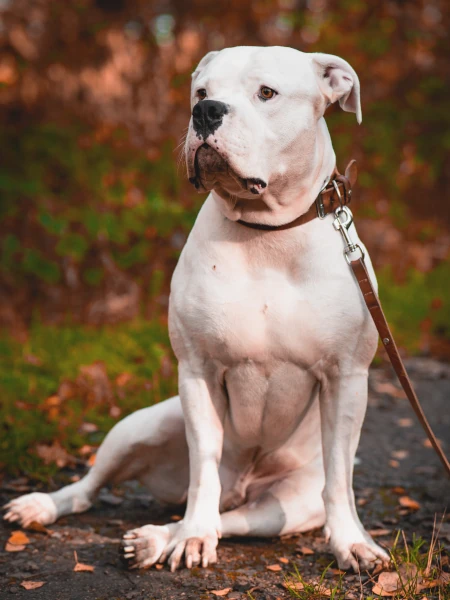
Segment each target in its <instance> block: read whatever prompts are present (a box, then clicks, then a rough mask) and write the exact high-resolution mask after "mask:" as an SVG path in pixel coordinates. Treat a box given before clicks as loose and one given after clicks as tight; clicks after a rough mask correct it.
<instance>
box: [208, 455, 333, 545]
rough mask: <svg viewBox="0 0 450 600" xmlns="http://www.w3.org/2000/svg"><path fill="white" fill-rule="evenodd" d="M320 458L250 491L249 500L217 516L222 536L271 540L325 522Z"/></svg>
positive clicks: (322, 474)
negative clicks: (219, 519) (259, 488)
mask: <svg viewBox="0 0 450 600" xmlns="http://www.w3.org/2000/svg"><path fill="white" fill-rule="evenodd" d="M324 482H325V479H324V473H323V464H322V457H321V456H320V457H318V458H317V460H316V461H314V462H313V463H310V464H309V465H306V466H304V467H302V468H301V469H298V470H297V471H293V472H291V473H289V475H287V476H286V477H285V478H284V479H281V480H278V481H276V482H275V483H273V484H272V485H271V486H270V487H266V488H265V489H264V490H261V491H260V493H259V494H258V492H257V490H258V488H257V484H256V485H255V488H254V490H252V489H251V488H250V489H249V496H250V498H249V500H248V501H247V502H246V503H245V504H243V505H242V506H240V507H239V508H236V509H234V510H231V511H228V512H225V513H222V514H221V515H220V518H221V523H222V535H223V536H224V537H231V536H261V537H272V536H277V535H283V534H288V533H300V532H302V531H308V530H310V529H314V528H315V527H321V526H322V525H323V524H324V523H325V508H324V503H323V500H322V490H323V486H324Z"/></svg>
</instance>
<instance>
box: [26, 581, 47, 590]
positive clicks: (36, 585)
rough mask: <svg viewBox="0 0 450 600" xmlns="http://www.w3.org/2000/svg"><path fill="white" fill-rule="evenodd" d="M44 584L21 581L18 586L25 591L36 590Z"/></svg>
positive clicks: (41, 582)
mask: <svg viewBox="0 0 450 600" xmlns="http://www.w3.org/2000/svg"><path fill="white" fill-rule="evenodd" d="M44 584H45V581H22V583H21V584H20V585H21V586H22V587H23V588H25V589H26V590H37V589H38V588H40V587H42V586H43V585H44Z"/></svg>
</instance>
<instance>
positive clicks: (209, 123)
mask: <svg viewBox="0 0 450 600" xmlns="http://www.w3.org/2000/svg"><path fill="white" fill-rule="evenodd" d="M227 113H228V106H227V105H226V104H225V103H224V102H219V101H218V100H200V102H197V104H196V105H195V106H194V110H193V111H192V121H193V123H194V129H195V131H196V133H197V135H198V136H199V137H202V138H203V139H204V140H206V138H207V137H208V135H210V134H211V133H214V132H215V131H216V129H217V128H218V127H220V126H221V125H222V120H223V116H224V115H226V114H227Z"/></svg>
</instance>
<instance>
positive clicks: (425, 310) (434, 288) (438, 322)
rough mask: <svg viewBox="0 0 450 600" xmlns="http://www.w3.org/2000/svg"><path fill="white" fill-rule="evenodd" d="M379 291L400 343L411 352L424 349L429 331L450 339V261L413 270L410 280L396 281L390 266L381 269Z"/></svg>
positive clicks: (378, 274)
mask: <svg viewBox="0 0 450 600" xmlns="http://www.w3.org/2000/svg"><path fill="white" fill-rule="evenodd" d="M377 278H378V283H379V294H380V299H381V302H382V304H383V308H384V310H385V313H386V317H387V319H388V321H389V323H390V324H391V326H392V329H393V333H394V334H395V336H396V339H397V342H398V343H399V344H401V345H402V346H404V347H405V348H406V349H407V350H409V351H410V352H411V353H416V352H418V351H420V350H421V340H422V336H423V335H424V333H425V332H427V331H429V332H430V334H431V335H435V336H439V337H440V338H442V339H445V340H447V341H448V340H449V339H450V286H449V285H448V282H449V281H450V264H449V263H448V262H443V263H441V264H440V265H438V266H437V267H436V268H435V269H433V270H432V271H430V272H428V273H422V272H420V271H413V270H411V271H410V272H409V273H408V275H407V277H406V281H404V282H402V283H399V282H397V281H395V279H394V277H393V274H392V271H391V269H390V268H388V267H386V268H384V269H381V270H379V271H378V272H377Z"/></svg>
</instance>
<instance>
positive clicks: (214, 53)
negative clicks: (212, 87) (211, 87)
mask: <svg viewBox="0 0 450 600" xmlns="http://www.w3.org/2000/svg"><path fill="white" fill-rule="evenodd" d="M219 52H220V51H219V50H213V51H212V52H208V54H205V56H204V57H203V58H202V60H201V61H200V62H199V63H198V65H197V68H196V69H195V71H194V72H193V73H192V79H193V78H194V77H197V75H198V74H199V73H200V71H201V70H202V69H204V68H205V67H206V65H207V64H208V63H210V62H211V61H212V59H213V58H214V57H215V56H217V54H219Z"/></svg>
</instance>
